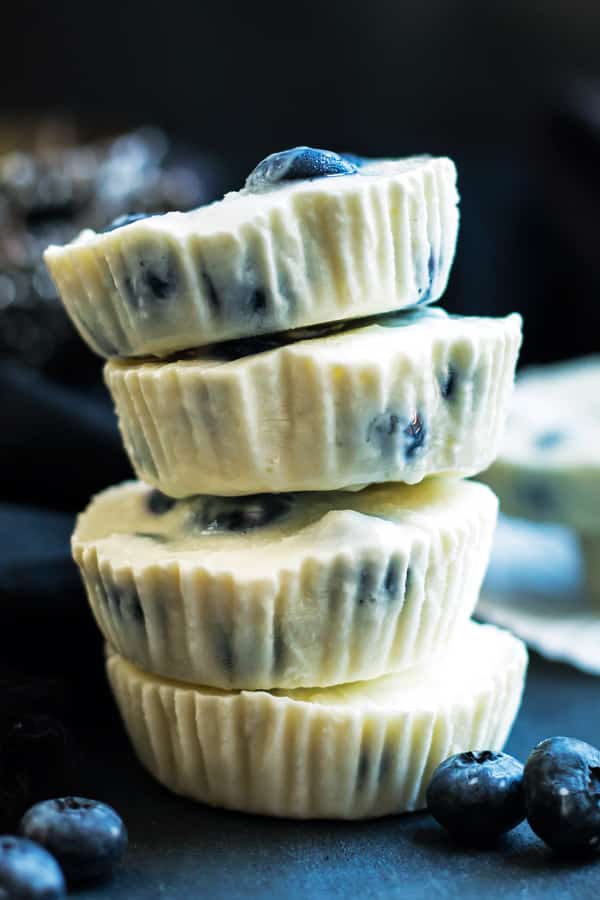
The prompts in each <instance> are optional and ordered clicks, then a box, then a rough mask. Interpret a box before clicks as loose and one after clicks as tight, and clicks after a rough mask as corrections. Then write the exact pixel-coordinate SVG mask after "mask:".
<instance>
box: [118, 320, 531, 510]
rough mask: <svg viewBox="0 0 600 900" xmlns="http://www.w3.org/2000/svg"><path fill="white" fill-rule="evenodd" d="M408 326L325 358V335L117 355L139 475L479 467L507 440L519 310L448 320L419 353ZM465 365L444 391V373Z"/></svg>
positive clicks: (332, 475)
mask: <svg viewBox="0 0 600 900" xmlns="http://www.w3.org/2000/svg"><path fill="white" fill-rule="evenodd" d="M482 322H486V323H487V324H488V326H489V327H486V328H484V329H482V326H481V324H480V323H482ZM491 323H493V324H491ZM411 327H412V326H406V327H405V328H402V329H400V330H399V331H401V332H402V333H401V334H399V335H398V336H397V335H396V334H395V332H394V331H393V330H392V329H386V332H389V333H390V340H389V342H386V341H383V340H381V341H380V342H379V344H378V349H377V352H375V351H374V355H375V356H376V357H377V353H379V351H380V353H379V356H378V357H377V358H370V359H351V360H350V361H349V360H348V354H346V356H344V354H343V353H340V355H339V357H336V355H335V353H334V352H333V351H332V350H331V349H330V347H328V349H327V352H326V353H325V354H324V355H323V356H319V344H320V341H319V339H316V340H313V341H308V342H307V341H305V342H301V343H300V344H296V345H286V346H283V347H281V348H279V349H278V350H273V351H270V352H267V353H262V354H259V355H257V356H251V357H247V358H245V359H242V360H237V361H235V362H234V363H231V364H228V363H227V364H223V365H217V366H208V365H206V364H202V363H199V364H198V365H197V366H194V365H193V364H192V363H190V362H187V363H186V364H185V365H183V364H178V363H177V362H174V363H166V364H139V363H138V364H136V363H133V364H127V363H121V362H119V363H116V362H111V363H109V364H108V365H107V367H106V370H105V378H106V383H107V385H108V388H109V390H110V392H111V394H112V397H113V400H114V403H115V406H116V410H117V414H118V417H119V426H120V429H121V433H122V436H123V440H124V444H125V448H126V450H127V453H128V454H129V457H130V459H131V463H132V465H133V467H134V469H135V471H136V473H137V474H138V476H139V477H140V478H142V479H143V480H144V481H147V482H149V483H150V484H152V485H154V486H155V487H158V488H160V490H162V491H164V492H165V493H166V494H169V495H170V496H172V497H185V496H190V495H191V494H197V493H210V494H223V495H225V496H233V495H236V494H253V493H259V492H281V491H305V490H337V489H343V488H347V487H351V486H353V485H359V484H370V483H373V482H383V481H404V482H408V483H411V484H412V483H416V482H418V481H420V480H421V479H422V478H424V477H425V476H426V475H431V474H443V473H455V474H460V475H463V476H469V475H475V474H477V473H478V472H480V471H482V470H483V469H485V468H486V467H487V466H489V464H490V463H491V461H492V460H493V458H494V457H495V455H496V453H497V452H498V449H499V444H500V440H501V437H502V433H503V429H504V423H505V419H506V414H507V408H508V403H509V400H510V397H511V394H512V388H513V382H514V370H515V365H516V361H517V356H518V352H519V348H520V344H521V328H520V318H519V317H518V316H516V315H515V316H509V317H507V318H505V319H499V320H491V319H487V320H486V319H483V320H482V319H476V318H475V319H470V318H464V319H463V320H461V324H460V327H456V323H455V322H454V321H453V320H449V332H448V336H447V337H444V336H443V335H440V334H439V333H438V332H437V331H435V330H433V329H432V335H431V337H429V336H428V337H427V340H426V341H424V349H423V352H420V353H415V352H414V350H413V348H412V346H411V342H410V337H411ZM381 330H382V331H383V329H381ZM482 332H483V333H482ZM353 334H354V332H350V333H349V339H352V340H356V338H352V335H353ZM342 339H343V336H342V337H340V336H338V337H337V338H336V340H338V341H341V340H342ZM365 339H366V337H365ZM323 341H324V344H325V345H327V339H323ZM340 346H343V344H340ZM459 363H460V366H459ZM459 368H460V375H458V374H455V382H454V386H453V394H452V395H451V396H449V397H447V398H445V397H444V384H443V378H444V377H450V376H449V375H448V373H451V372H455V373H456V371H457V370H458V369H459ZM415 415H418V416H420V417H421V420H422V424H423V426H424V429H425V438H424V441H423V445H422V446H420V445H418V442H416V444H417V445H416V446H415V447H414V448H412V449H411V448H410V447H409V444H408V443H407V444H406V446H404V443H403V442H404V441H405V437H404V436H405V435H406V434H408V432H409V431H410V428H411V422H413V421H414V420H415ZM407 429H408V431H407ZM406 440H407V441H408V442H409V443H410V440H411V439H410V437H409V438H406Z"/></svg>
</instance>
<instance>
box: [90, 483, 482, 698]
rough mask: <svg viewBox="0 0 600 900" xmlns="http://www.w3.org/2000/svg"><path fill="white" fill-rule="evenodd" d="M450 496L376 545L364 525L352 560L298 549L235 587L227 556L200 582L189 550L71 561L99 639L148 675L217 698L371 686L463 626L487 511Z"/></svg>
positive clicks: (97, 553)
mask: <svg viewBox="0 0 600 900" xmlns="http://www.w3.org/2000/svg"><path fill="white" fill-rule="evenodd" d="M454 487H455V490H456V491H458V495H457V496H455V497H454V498H453V505H452V507H451V508H452V509H454V508H455V507H456V515H453V516H452V518H451V520H450V521H449V517H448V516H447V515H446V516H444V518H443V520H442V521H441V522H440V521H439V520H438V519H437V518H436V517H435V516H434V515H432V516H431V517H427V516H425V515H423V516H422V517H421V518H420V520H419V521H415V516H414V513H411V514H410V516H409V517H408V519H407V521H406V522H402V520H400V522H399V526H400V527H398V528H397V529H393V526H392V525H391V524H390V527H389V529H387V530H386V531H385V536H384V535H382V534H379V533H378V532H377V530H376V529H375V528H371V529H369V528H368V522H369V518H368V517H365V523H366V524H365V534H364V541H363V540H362V539H361V544H360V546H358V547H357V546H356V541H355V542H354V543H353V546H352V548H350V549H349V548H344V546H343V544H342V546H339V547H337V548H336V549H330V550H327V551H325V550H323V549H321V548H319V547H318V546H312V545H309V546H307V548H306V554H305V555H304V556H303V557H302V558H300V559H299V560H298V561H296V560H293V561H288V562H287V563H286V564H285V566H284V565H282V564H280V565H278V566H273V568H272V569H271V568H270V567H268V566H267V565H266V566H265V567H264V571H262V572H257V574H255V575H254V576H253V577H252V578H251V579H248V580H245V579H244V578H243V576H240V575H239V574H238V572H237V570H236V556H235V551H234V550H232V556H231V568H230V569H229V571H223V570H222V569H220V570H219V571H218V572H211V571H210V570H209V568H208V567H207V566H205V565H204V564H203V561H202V553H201V549H200V548H199V550H198V556H197V561H194V562H193V563H192V562H190V560H189V558H188V559H187V560H186V562H185V563H181V564H180V563H179V562H177V561H173V560H169V561H168V562H165V563H164V564H160V563H152V564H147V565H139V564H136V563H135V561H134V560H132V563H131V564H130V565H123V564H120V565H118V566H116V565H114V564H113V561H112V560H111V559H110V555H109V554H107V552H106V550H104V551H103V550H102V548H100V549H99V548H98V546H97V545H96V544H95V543H94V541H93V540H85V541H83V540H78V538H77V531H76V533H75V536H74V539H73V554H74V558H75V560H76V562H77V564H78V566H79V568H80V571H81V574H82V577H83V581H84V584H85V587H86V591H87V596H88V600H89V603H90V606H91V608H92V611H93V614H94V617H95V619H96V621H97V623H98V626H99V628H100V630H101V631H102V633H103V635H104V637H105V638H106V640H107V641H109V642H110V643H111V644H112V645H113V646H114V648H115V649H116V650H117V651H118V652H119V653H120V654H121V655H122V656H124V657H125V658H127V659H129V660H131V661H132V662H134V663H136V664H137V665H139V666H140V667H141V668H142V669H145V670H147V671H149V672H155V673H157V674H159V675H163V676H165V677H171V678H176V679H181V680H184V681H190V682H194V683H198V684H204V685H210V686H215V687H219V688H227V689H229V688H266V689H271V688H275V687H298V686H318V685H321V686H322V685H332V684H340V683H344V682H349V681H355V680H361V679H368V678H375V677H378V676H379V675H382V674H384V673H387V672H393V671H398V670H401V669H405V668H407V667H409V666H413V665H415V664H417V663H422V662H426V661H428V660H430V659H433V658H435V657H437V656H439V655H440V654H443V652H444V648H445V646H446V644H447V643H448V641H450V640H451V639H452V638H453V636H454V635H455V633H456V631H457V629H458V628H459V627H461V626H463V625H464V622H465V621H466V620H467V619H468V618H469V616H470V615H471V613H472V612H473V609H474V607H475V604H476V602H477V598H478V594H479V590H480V587H481V582H482V580H483V576H484V573H485V570H486V567H487V564H488V561H489V556H490V551H491V543H492V537H493V532H494V526H495V522H496V511H497V501H496V498H495V497H494V495H493V494H492V493H491V492H490V491H489V490H488V489H487V488H484V487H483V486H482V485H476V484H471V483H462V482H457V483H456V485H455V486H454ZM113 490H115V489H113ZM463 495H464V496H463ZM84 516H85V514H84ZM82 519H83V516H82ZM80 521H81V520H80ZM392 529H393V530H392Z"/></svg>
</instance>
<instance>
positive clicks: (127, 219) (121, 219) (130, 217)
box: [103, 213, 150, 234]
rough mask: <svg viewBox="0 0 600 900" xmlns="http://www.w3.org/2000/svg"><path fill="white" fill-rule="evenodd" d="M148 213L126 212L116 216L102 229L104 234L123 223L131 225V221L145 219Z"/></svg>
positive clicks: (120, 226) (121, 226)
mask: <svg viewBox="0 0 600 900" xmlns="http://www.w3.org/2000/svg"><path fill="white" fill-rule="evenodd" d="M149 215H150V213H127V215H124V216H117V218H116V219H113V220H112V222H110V223H109V224H108V225H107V226H106V228H104V229H103V232H104V234H106V233H107V232H109V231H116V229H117V228H123V226H124V225H131V223H132V222H139V221H140V219H147V218H148V216H149Z"/></svg>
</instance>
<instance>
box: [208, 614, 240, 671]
mask: <svg viewBox="0 0 600 900" xmlns="http://www.w3.org/2000/svg"><path fill="white" fill-rule="evenodd" d="M213 646H214V648H215V658H216V660H217V663H218V665H219V666H220V667H221V668H222V669H224V671H225V672H227V674H228V675H229V676H230V677H233V672H234V667H235V659H234V648H233V643H232V640H231V633H230V632H229V631H228V630H227V629H226V628H225V627H224V626H223V625H215V626H214V628H213Z"/></svg>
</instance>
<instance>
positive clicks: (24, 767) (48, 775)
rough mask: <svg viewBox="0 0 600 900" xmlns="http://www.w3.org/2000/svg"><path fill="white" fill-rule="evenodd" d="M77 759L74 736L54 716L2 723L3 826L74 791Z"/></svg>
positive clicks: (0, 781)
mask: <svg viewBox="0 0 600 900" xmlns="http://www.w3.org/2000/svg"><path fill="white" fill-rule="evenodd" d="M75 762H76V760H75V751H74V746H73V742H72V739H71V736H70V735H69V733H68V732H67V730H66V728H65V726H64V725H63V724H62V722H61V721H60V720H59V719H57V718H55V717H54V716H52V715H48V714H44V713H32V714H29V715H23V716H19V717H15V718H14V719H13V720H12V721H10V722H5V723H3V726H2V730H1V732H0V823H1V826H2V827H3V828H9V829H12V828H14V827H15V826H16V824H17V822H18V821H19V819H20V818H21V816H22V815H23V813H24V812H25V811H26V810H27V809H28V807H30V806H31V805H32V803H37V802H38V801H39V800H45V799H46V797H51V796H53V795H56V794H58V793H64V792H65V791H69V790H73V788H74V787H75V783H74V781H75V779H76V777H77V776H76V770H77V766H76V765H75ZM0 896H1V893H0Z"/></svg>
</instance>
